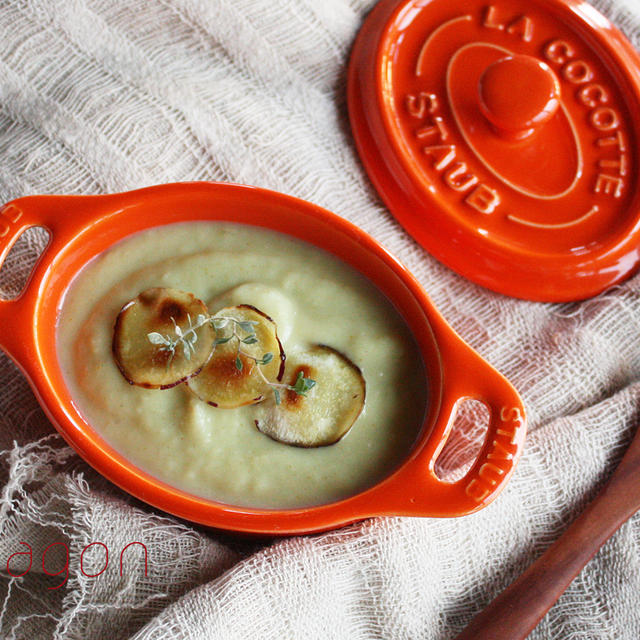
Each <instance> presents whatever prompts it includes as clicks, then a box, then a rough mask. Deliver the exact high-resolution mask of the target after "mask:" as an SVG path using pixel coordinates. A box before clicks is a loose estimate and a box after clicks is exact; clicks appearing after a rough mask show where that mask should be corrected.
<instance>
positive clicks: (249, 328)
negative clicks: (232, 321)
mask: <svg viewBox="0 0 640 640" xmlns="http://www.w3.org/2000/svg"><path fill="white" fill-rule="evenodd" d="M236 324H237V325H238V326H239V327H240V328H241V329H242V330H243V331H244V332H246V333H250V334H255V332H256V330H255V329H254V328H253V325H254V324H258V323H257V322H256V321H255V320H245V321H243V322H236Z"/></svg>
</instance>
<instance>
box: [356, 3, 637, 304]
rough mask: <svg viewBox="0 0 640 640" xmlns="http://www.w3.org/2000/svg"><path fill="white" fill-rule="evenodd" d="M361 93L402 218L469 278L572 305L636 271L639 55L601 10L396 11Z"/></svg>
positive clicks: (359, 78) (366, 44) (363, 37)
mask: <svg viewBox="0 0 640 640" xmlns="http://www.w3.org/2000/svg"><path fill="white" fill-rule="evenodd" d="M505 58H507V59H511V62H509V63H505V62H504V60H505ZM500 61H502V62H500ZM348 92H349V95H348V98H349V112H350V119H351V125H352V129H353V134H354V137H355V141H356V144H357V147H358V150H359V152H360V156H361V158H362V161H363V163H364V165H365V168H366V169H367V171H368V173H369V176H370V177H371V180H372V181H373V183H374V185H375V186H376V188H377V189H378V191H379V192H380V194H381V196H382V197H383V199H384V200H385V202H386V204H387V206H388V207H389V209H390V210H391V212H392V213H393V215H395V216H396V217H397V218H398V220H399V221H400V222H401V223H402V224H403V226H404V227H405V228H406V229H407V231H408V232H409V233H411V234H412V235H413V236H414V237H415V238H416V240H417V241H418V242H420V243H421V244H422V245H423V246H424V247H425V248H426V249H427V250H428V251H429V252H430V253H432V254H433V255H434V256H435V257H436V258H438V259H439V260H441V261H442V262H444V263H445V264H447V265H448V266H450V267H451V268H453V269H455V270H456V271H458V272H459V273H461V274H462V275H464V276H466V277H468V278H469V279H471V280H473V281H475V282H477V283H479V284H481V285H483V286H486V287H488V288H490V289H493V290H494V291H498V292H501V293H505V294H508V295H512V296H516V297H521V298H527V299H533V300H544V301H568V300H578V299H582V298H586V297H589V296H592V295H595V294H597V293H599V292H601V291H603V290H604V289H606V288H607V287H609V286H611V285H613V284H615V283H617V282H619V281H621V280H622V279H624V278H626V277H627V276H629V275H630V274H631V273H633V272H634V271H635V270H636V269H637V267H638V264H639V263H640V253H639V249H638V246H639V245H640V191H639V189H640V185H639V184H638V181H637V180H636V179H635V177H636V176H637V175H638V170H639V166H638V163H639V158H638V134H639V132H640V57H639V56H638V54H637V52H636V51H635V50H634V49H633V47H632V46H631V45H630V44H629V42H628V41H627V40H626V39H625V38H624V37H623V36H622V34H620V32H619V31H618V30H617V29H615V28H614V27H613V26H612V25H611V24H610V23H609V22H608V21H607V20H606V18H604V17H603V16H601V15H599V14H598V13H597V12H596V11H595V10H594V9H593V8H592V7H590V6H589V5H588V4H587V3H585V2H581V1H579V0H509V2H505V3H491V2H485V0H431V1H429V2H425V1H424V0H382V1H381V2H379V3H378V5H377V6H376V7H375V9H374V10H373V11H372V13H371V14H370V15H369V17H368V18H367V21H366V22H365V24H364V26H363V27H362V29H361V31H360V33H359V35H358V38H357V40H356V43H355V45H354V49H353V52H352V58H351V62H350V69H349V82H348ZM481 96H484V102H485V104H484V105H483V104H482V103H483V99H482V97H481ZM489 103H490V104H489ZM556 103H557V104H556Z"/></svg>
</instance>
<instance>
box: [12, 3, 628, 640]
mask: <svg viewBox="0 0 640 640" xmlns="http://www.w3.org/2000/svg"><path fill="white" fill-rule="evenodd" d="M372 5H373V0H278V1H277V2H275V1H272V0H233V1H232V0H208V1H206V0H155V1H153V2H148V1H146V0H58V1H56V0H0V33H1V34H2V38H1V43H2V44H1V46H0V158H1V162H0V201H3V202H6V201H8V200H10V199H12V198H15V197H18V196H22V195H26V194H34V193H61V192H64V193H102V192H112V191H122V190H128V189H132V188H135V187H141V186H145V185H150V184H156V183H162V182H173V181H178V180H224V181H234V182H242V183H249V184H254V185H259V186H263V187H267V188H270V189H275V190H278V191H283V192H286V193H290V194H293V195H295V196H299V197H301V198H305V199H307V200H310V201H312V202H315V203H317V204H320V205H322V206H325V207H327V208H328V209H331V210H333V211H334V212H336V213H338V214H340V215H342V216H344V217H345V218H348V219H349V220H351V221H352V222H355V223H356V224H358V225H359V226H360V227H362V228H363V229H365V230H366V231H368V232H369V233H371V234H372V235H373V236H375V237H376V238H377V239H378V240H380V241H381V242H383V243H384V244H385V245H386V246H387V247H388V248H389V249H390V250H391V251H392V252H393V253H394V254H395V255H397V256H398V257H399V258H400V259H401V260H402V261H403V262H404V263H405V264H407V265H408V266H409V267H410V268H411V270H412V271H413V272H414V274H415V275H416V276H417V277H418V278H419V280H420V281H421V282H422V284H423V285H424V287H425V288H426V290H427V291H428V293H429V294H430V296H431V298H432V299H433V300H434V302H435V304H436V305H437V306H438V307H439V309H440V310H441V311H442V312H443V314H444V315H445V316H446V318H447V319H448V320H449V321H450V322H451V324H452V325H453V326H454V328H455V329H456V330H457V331H458V332H459V333H460V334H461V335H462V336H463V337H464V338H465V339H466V340H467V341H468V342H469V343H470V344H471V345H472V346H474V347H475V348H476V349H478V350H479V351H480V353H481V354H482V355H483V356H484V357H485V358H487V359H488V360H489V361H490V362H491V363H492V364H493V365H495V366H496V367H497V368H498V369H499V370H500V371H502V372H503V373H504V374H506V375H507V376H508V377H509V378H510V379H511V380H512V381H513V382H514V384H515V385H516V387H517V388H518V389H519V390H520V391H521V393H522V395H523V397H524V399H525V402H526V405H527V408H528V413H529V429H530V435H529V437H528V440H527V446H526V450H525V453H524V456H523V458H522V461H521V463H520V466H519V467H518V469H517V471H516V473H515V475H514V477H513V480H512V482H511V484H510V485H509V487H508V488H507V489H506V491H505V492H504V493H503V494H502V495H501V497H500V498H499V499H498V500H497V501H496V502H495V503H494V504H492V505H491V506H490V507H488V508H487V509H485V510H483V511H481V512H480V513H478V514H476V515H473V516H470V517H467V518H463V519H458V520H429V519H412V518H388V519H376V520H370V521H366V522H362V523H359V524H356V525H353V526H350V527H347V528H345V529H342V530H339V531H335V532H331V533H327V534H323V535H315V536H307V537H298V538H290V539H284V540H280V541H260V542H257V541H255V540H253V541H251V540H249V541H247V540H243V539H241V538H236V537H233V536H223V535H219V534H215V533H212V532H211V531H207V530H205V529H203V528H199V527H194V526H191V525H190V524H188V523H185V522H181V521H178V520H176V519H175V518H172V517H170V516H167V515H164V514H161V513H157V512H155V511H154V510H153V509H152V508H150V507H148V506H147V505H145V504H143V503H141V502H138V501H136V500H134V499H132V498H130V497H129V496H127V495H126V494H124V493H123V492H121V491H119V490H118V489H116V488H115V487H114V486H112V485H111V484H109V483H108V482H107V481H105V480H103V479H102V478H101V477H100V476H98V475H97V474H96V473H95V472H93V471H92V470H91V469H90V468H89V467H88V466H87V465H86V464H85V463H84V462H83V461H82V460H81V459H80V458H79V457H78V456H77V455H76V454H75V453H74V452H73V451H71V450H70V449H69V448H68V447H66V445H65V444H64V443H63V442H62V440H61V439H60V438H59V437H58V436H57V435H55V434H53V433H52V432H53V430H52V428H51V426H50V425H49V424H48V423H47V420H46V418H45V417H44V415H43V413H42V411H41V410H40V408H39V407H38V404H37V403H36V401H35V399H34V397H33V395H32V393H31V391H30V390H29V387H28V385H27V383H26V382H25V380H24V378H23V377H22V376H21V375H20V373H19V372H18V371H17V369H16V368H15V367H14V366H13V365H12V364H11V363H10V362H9V361H8V359H7V358H6V357H5V356H4V355H0V427H1V428H0V449H2V450H3V452H2V453H1V454H0V457H1V463H0V473H1V474H2V479H3V483H4V489H3V491H2V494H1V495H0V511H1V513H0V527H1V529H0V532H1V535H0V569H1V570H2V574H1V575H0V592H1V593H0V636H1V637H2V638H7V639H10V638H29V639H34V638H35V639H40V638H61V639H62V638H64V639H68V638H69V639H78V640H80V639H82V640H95V639H99V638H109V639H110V640H119V639H124V638H131V637H133V638H136V639H137V640H143V639H144V640H151V639H154V640H156V639H160V638H193V639H196V638H198V639H200V638H220V639H224V640H231V639H235V638H237V639H243V640H245V639H248V638H260V639H270V638H274V639H275V638H277V639H282V638H304V639H308V640H311V639H315V638H318V639H320V638H321V639H323V640H325V639H327V640H328V639H334V638H335V639H338V638H340V639H342V638H356V639H357V638H362V639H364V638H367V639H369V638H389V639H415V638H425V639H434V640H444V639H446V638H451V637H453V636H454V635H455V633H456V632H457V631H459V630H461V629H462V628H463V627H464V625H465V623H467V622H468V621H469V620H470V618H471V616H472V615H473V614H474V613H475V612H476V611H478V610H479V609H480V608H482V607H483V606H484V605H485V604H486V603H487V602H488V601H489V600H491V598H492V597H493V596H494V595H496V594H497V593H498V592H499V591H500V590H501V589H503V588H504V587H505V586H506V585H507V584H508V583H509V582H510V581H511V580H512V579H513V578H514V577H515V576H516V575H518V574H519V573H520V572H521V571H522V570H524V568H525V567H526V566H527V565H528V564H529V563H530V562H531V561H532V560H533V559H534V558H535V557H536V556H538V555H539V554H540V553H541V552H542V551H543V550H544V549H545V548H546V547H547V546H548V545H549V544H550V543H551V542H552V541H553V540H554V539H555V538H556V537H557V536H558V535H559V534H560V532H561V531H562V530H563V529H564V528H565V527H566V525H567V523H568V522H569V521H570V520H571V519H572V517H574V516H575V515H576V514H577V513H578V512H579V510H580V508H581V507H582V506H584V505H585V504H586V502H587V501H588V500H589V498H590V497H592V496H593V495H594V493H595V492H596V491H597V489H598V488H599V487H600V486H601V485H602V483H603V482H604V481H605V479H606V478H607V476H608V474H609V473H610V471H611V470H612V468H613V467H614V465H615V463H616V462H617V461H618V460H619V459H620V456H621V454H622V451H623V450H624V447H625V446H626V444H627V443H628V442H629V440H630V438H631V436H632V434H633V432H634V431H635V428H636V424H637V422H638V414H639V413H640V412H639V409H638V407H639V405H640V382H639V377H640V337H639V329H640V276H638V277H635V278H633V279H631V280H630V281H628V282H626V283H625V284H623V285H622V286H620V287H617V288H616V289H615V290H614V291H612V292H610V293H608V294H607V295H602V296H600V297H598V298H595V299H593V300H590V301H587V302H583V303H580V304H570V305H549V304H535V303H528V302H523V301H518V300H512V299H507V298H505V297H502V296H499V295H495V294H492V293H490V292H488V291H486V290H483V289H481V288H480V287H477V286H475V285H473V284H470V283H469V282H466V281H465V280H464V279H462V278H461V277H459V276H457V275H455V274H454V273H452V272H451V271H450V270H448V269H447V268H446V267H444V266H442V265H441V264H439V263H437V262H436V261H435V260H434V259H432V258H431V257H430V256H429V255H427V254H426V253H425V251H423V250H422V249H421V248H420V247H418V246H417V245H416V244H415V243H414V242H413V241H412V240H411V239H410V238H409V237H408V236H407V234H406V233H405V232H404V231H403V230H402V229H401V227H400V226H399V225H398V224H397V223H396V222H395V221H394V220H393V218H392V217H391V216H390V215H389V213H388V212H387V211H386V210H385V208H384V206H383V205H382V204H381V202H380V200H379V198H378V196H377V194H376V193H375V191H374V190H373V189H372V187H371V185H370V183H369V181H368V179H367V177H366V176H365V174H364V172H363V169H362V166H361V164H360V162H359V160H358V157H357V154H356V151H355V148H354V144H353V140H352V137H351V134H350V130H349V125H348V121H347V115H346V108H345V75H346V64H347V59H348V53H349V49H350V46H351V44H352V42H353V40H354V37H355V34H356V32H357V30H358V28H359V27H360V25H361V24H362V21H363V19H364V17H365V15H366V13H367V11H368V10H369V9H370V8H371V6H372ZM597 6H598V7H599V8H600V9H601V10H603V11H604V12H605V13H606V14H608V15H609V16H610V17H611V18H612V19H613V20H614V21H615V22H616V23H617V24H618V25H619V26H620V27H621V28H622V29H623V30H624V31H625V32H626V33H627V35H628V36H629V37H630V38H631V39H632V40H633V41H634V43H635V45H636V46H639V45H640V35H639V33H640V20H639V18H640V4H639V3H638V1H637V0H627V4H626V5H624V4H621V3H616V4H613V3H612V2H599V3H598V5H597ZM42 242H43V239H42V237H41V236H39V235H38V234H37V233H35V234H33V233H32V234H30V236H29V237H28V238H26V239H23V240H21V242H20V243H19V245H18V247H17V248H16V249H15V250H14V252H13V254H12V256H11V259H10V260H8V261H7V263H6V264H5V267H4V268H3V270H2V274H1V276H0V287H2V290H3V291H4V292H5V293H6V292H10V291H13V290H15V289H16V281H17V279H18V276H19V275H20V273H21V272H22V271H24V265H25V263H26V261H27V259H28V257H29V256H30V255H33V254H34V253H36V252H37V250H38V248H39V247H41V246H42ZM0 330H2V329H1V328H0ZM471 431H472V430H467V431H466V432H463V433H462V435H459V436H457V439H456V440H455V442H454V445H452V446H451V447H450V449H449V452H448V455H447V459H446V460H445V462H444V463H443V467H444V468H445V469H448V470H449V471H451V472H455V470H456V467H457V466H458V465H459V462H460V461H461V460H462V459H464V458H465V457H468V448H467V446H466V445H467V444H468V441H469V440H473V434H472V433H471ZM20 541H25V542H28V543H29V544H30V545H31V546H32V548H33V553H34V556H33V566H32V567H31V570H30V571H29V572H28V573H27V574H26V575H25V576H24V577H23V578H11V577H10V576H9V575H8V574H7V573H6V570H5V569H6V560H7V559H8V558H9V556H10V555H11V554H13V553H15V552H17V551H24V548H23V547H20V545H19V542H20ZM133 541H141V542H144V543H145V544H146V545H147V547H148V550H149V565H148V575H147V576H146V577H145V575H144V572H143V569H142V566H141V565H140V560H139V556H138V563H137V564H135V563H134V562H131V564H128V565H127V567H126V570H125V571H123V576H122V577H121V576H120V575H119V571H118V558H119V554H120V551H121V550H122V548H123V547H124V546H125V545H126V544H128V543H130V542H133ZM53 542H65V543H66V544H67V545H68V547H69V549H70V551H71V561H70V563H71V566H70V572H69V580H68V583H67V584H66V585H65V586H64V587H62V588H60V589H57V590H54V589H49V588H48V587H52V586H55V585H57V584H59V583H60V581H61V578H60V576H59V577H57V578H52V577H49V576H46V575H45V574H44V573H43V571H42V563H41V554H42V551H43V550H44V549H45V548H46V547H47V546H48V545H50V544H51V543H53ZM91 542H103V543H104V544H105V545H107V547H108V549H109V551H110V554H111V555H110V564H109V567H108V569H107V570H106V571H105V572H104V573H103V574H101V575H100V576H97V577H95V578H89V577H86V576H84V575H83V574H82V573H81V572H80V570H79V562H80V557H79V556H80V554H81V551H82V549H83V548H84V547H85V546H86V545H87V544H89V543H91ZM61 549H62V547H61V546H60V545H58V546H56V547H54V548H52V549H50V551H49V555H48V556H47V558H48V570H49V572H54V571H56V570H57V569H58V568H60V567H61V566H62V565H61V561H60V559H58V561H56V558H55V557H54V553H55V552H56V551H57V552H60V550H61ZM102 553H103V551H102V550H101V548H100V547H95V546H94V547H92V548H91V553H90V552H87V553H85V555H84V570H85V572H87V573H94V572H97V571H99V569H100V567H102V563H103V560H104V558H103V556H102V555H101V554H102ZM131 553H132V558H134V557H135V551H131ZM20 558H21V556H15V557H14V559H13V561H12V565H11V567H12V571H13V573H16V572H17V571H18V568H17V567H19V566H20V564H19V560H20ZM134 559H135V558H134ZM92 567H95V568H94V569H92ZM26 568H27V565H26V564H24V565H23V570H24V569H26ZM531 637H532V638H534V639H536V640H540V639H554V640H556V639H557V640H560V639H562V640H566V639H569V638H571V639H584V640H593V639H601V638H602V639H605V638H606V639H608V640H638V638H640V518H638V517H635V518H633V519H632V520H631V521H630V522H628V523H627V524H626V525H624V526H623V527H622V529H621V530H620V531H619V532H618V533H617V534H616V535H615V536H614V537H613V539H612V540H611V541H610V542H609V543H608V544H607V545H606V546H605V547H604V548H603V549H602V550H601V552H600V553H599V554H598V555H597V557H596V558H595V559H594V561H593V562H591V563H590V564H589V565H588V567H587V568H586V569H585V570H584V571H583V572H582V574H581V575H580V576H579V577H578V579H577V580H576V581H575V582H574V583H573V584H572V585H571V586H570V588H569V589H568V591H567V592H566V593H565V595H564V596H562V598H561V599H560V601H559V602H558V604H557V605H556V606H555V607H554V608H553V609H552V610H551V612H550V613H549V615H548V616H547V617H546V618H545V620H544V621H543V622H542V624H541V625H540V626H539V627H538V628H537V630H536V631H535V632H534V633H533V634H532V636H531Z"/></svg>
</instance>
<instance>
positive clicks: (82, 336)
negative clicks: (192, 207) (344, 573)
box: [58, 222, 427, 508]
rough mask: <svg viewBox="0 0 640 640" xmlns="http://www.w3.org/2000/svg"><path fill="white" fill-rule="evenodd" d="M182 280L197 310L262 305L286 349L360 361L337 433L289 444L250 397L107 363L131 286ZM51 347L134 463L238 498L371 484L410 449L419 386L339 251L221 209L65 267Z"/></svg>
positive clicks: (385, 311)
mask: <svg viewBox="0 0 640 640" xmlns="http://www.w3.org/2000/svg"><path fill="white" fill-rule="evenodd" d="M151 287H171V288H175V289H181V290H183V291H188V292H192V293H193V294H195V295H196V296H197V297H198V298H200V299H201V300H203V301H204V302H205V303H206V304H207V305H208V308H209V312H210V313H212V314H213V313H215V312H216V311H217V310H218V309H221V308H223V307H226V306H229V305H238V304H250V305H253V306H255V307H257V308H259V309H261V310H262V311H264V312H265V313H266V314H268V315H269V316H271V317H272V318H273V319H274V320H275V322H276V324H277V327H278V335H279V337H280V339H281V341H282V344H283V347H284V350H285V353H286V352H296V351H297V350H300V349H304V348H307V347H309V345H312V344H318V343H320V344H325V345H329V346H331V347H333V348H334V349H337V350H338V351H340V352H342V353H344V354H345V355H346V356H347V357H348V358H350V359H351V360H352V361H353V362H354V363H355V364H356V365H358V367H360V369H361V371H362V373H363V375H364V378H365V381H366V402H365V406H364V409H363V411H362V413H361V414H360V416H359V417H358V419H357V420H356V422H355V423H354V425H353V426H352V427H351V429H350V430H349V432H348V433H347V434H346V435H345V436H344V437H343V438H342V439H341V440H340V441H338V442H337V443H335V444H333V445H330V446H325V447H318V448H306V449H305V448H299V447H294V446H290V445H287V444H283V443H280V442H277V441H275V440H272V439H271V438H269V437H268V436H266V435H264V434H263V433H261V432H260V431H258V429H257V428H256V426H255V412H256V407H258V406H259V405H254V406H244V407H240V408H236V409H218V408H214V407H212V406H209V405H208V404H206V403H205V402H202V401H201V400H199V399H198V398H197V397H195V395H194V394H193V393H192V392H191V391H189V389H188V388H187V387H186V386H185V385H184V384H182V385H179V386H177V387H175V388H172V389H168V390H162V391H161V390H149V389H143V388H141V387H136V386H133V385H130V384H129V383H128V382H127V381H126V380H125V379H124V378H123V376H122V375H121V373H120V371H119V370H118V368H117V367H116V365H115V363H114V359H113V356H112V352H111V343H112V338H113V327H114V322H115V319H116V316H117V314H118V312H119V311H120V309H121V307H122V306H123V305H124V304H125V303H126V302H127V301H129V300H131V299H132V298H135V297H136V296H137V295H138V294H139V293H140V292H141V291H143V290H145V289H148V288H151ZM58 352H59V359H60V363H61V365H62V367H63V371H64V374H65V377H66V381H67V384H68V385H69V388H70V391H71V393H72V396H73V398H74V399H75V402H76V405H77V406H78V408H79V410H80V411H81V413H82V414H83V415H84V416H85V418H86V419H87V421H88V422H89V423H90V424H91V425H92V427H93V428H94V429H95V430H96V431H97V432H98V433H99V434H100V435H101V436H102V437H103V438H104V439H105V440H107V441H108V442H109V443H110V444H111V445H112V446H113V447H114V448H115V449H117V450H118V451H120V452H121V453H122V454H123V455H124V456H125V457H127V458H128V459H130V460H131V461H132V462H133V463H135V464H136V465H137V466H139V467H140V468H142V469H144V470H145V471H147V472H149V473H151V474H153V475H154V476H156V477H158V478H159V479H161V480H163V481H165V482H167V483H169V484H171V485H173V486H175V487H178V488H180V489H183V490H185V491H188V492H191V493H194V494H197V495H199V496H203V497H206V498H210V499H214V500H217V501H220V502H225V503H229V504H234V505H238V506H251V507H264V508H295V507H303V506H310V505H317V504H323V503H328V502H333V501H335V500H339V499H342V498H345V497H348V496H351V495H353V494H355V493H358V492H359V491H361V490H363V489H365V488H367V487H370V486H371V485H373V484H375V483H376V482H378V481H379V480H381V479H382V478H383V477H385V476H386V475H388V474H389V473H390V472H391V471H392V470H393V469H394V468H395V467H396V466H397V465H398V464H399V463H400V462H401V461H402V460H403V459H404V458H405V457H406V456H407V455H408V453H409V451H410V449H411V446H412V444H413V442H414V441H415V438H416V436H417V433H418V431H419V429H420V426H421V422H422V418H423V415H424V411H425V405H426V395H427V390H426V387H425V376H424V372H423V365H422V362H421V359H420V356H419V354H418V350H417V347H416V345H415V343H414V341H413V338H412V337H411V335H410V333H409V331H408V329H407V327H406V326H405V324H404V322H403V321H402V319H401V317H400V316H399V315H398V313H397V312H396V311H395V309H394V308H393V306H392V305H391V304H390V303H389V302H388V301H387V300H386V298H385V297H384V296H383V295H381V294H380V293H379V292H378V291H377V290H376V289H375V287H373V286H372V285H371V284H370V283H369V282H368V281H366V280H365V279H364V278H363V277H362V276H361V275H360V274H358V273H357V272H355V271H354V270H353V269H352V268H350V267H348V266H347V265H345V264H344V263H343V262H341V261H339V260H337V259H336V258H334V257H332V256H330V255H329V254H327V253H325V252H323V251H320V250H318V249H316V248H314V247H311V246H310V245H308V244H305V243H302V242H299V241H296V240H293V239H291V238H289V237H287V236H285V235H282V234H278V233H274V232H270V231H265V230H262V229H257V228H253V227H247V226H243V225H235V224H228V223H195V222H191V223H181V224H174V225H169V226H165V227H158V228H155V229H151V230H149V231H145V232H142V233H139V234H136V235H134V236H131V237H130V238H128V239H126V240H124V241H122V242H120V243H119V244H117V245H116V246H114V247H113V248H112V249H110V250H109V251H107V252H105V253H104V254H102V255H101V256H99V257H98V258H97V259H96V260H94V261H93V262H92V263H91V264H89V265H88V266H87V267H86V268H85V269H84V270H83V271H82V272H81V273H80V274H79V275H78V276H77V278H76V279H75V280H74V282H73V283H72V285H71V287H70V289H69V292H68V294H67V296H66V298H65V301H64V304H63V308H62V311H61V313H60V318H59V324H58Z"/></svg>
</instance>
